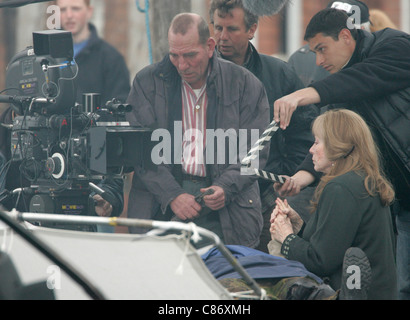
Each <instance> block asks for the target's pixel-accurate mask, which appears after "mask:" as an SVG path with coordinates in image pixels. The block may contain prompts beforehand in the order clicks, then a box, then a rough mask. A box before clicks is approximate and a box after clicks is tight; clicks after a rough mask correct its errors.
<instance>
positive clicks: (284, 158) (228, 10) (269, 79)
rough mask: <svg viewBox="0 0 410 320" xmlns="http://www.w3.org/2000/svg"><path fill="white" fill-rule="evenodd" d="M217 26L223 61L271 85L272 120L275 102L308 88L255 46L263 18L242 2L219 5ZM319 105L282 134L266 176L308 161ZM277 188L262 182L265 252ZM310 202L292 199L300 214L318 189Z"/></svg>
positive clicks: (274, 142) (218, 0)
mask: <svg viewBox="0 0 410 320" xmlns="http://www.w3.org/2000/svg"><path fill="white" fill-rule="evenodd" d="M210 16H211V23H212V25H213V28H214V37H215V39H216V42H217V50H218V53H219V54H220V56H221V57H222V58H224V59H226V60H229V61H232V62H234V63H236V64H238V65H241V66H243V67H245V68H246V69H248V70H249V71H251V72H252V73H253V74H254V75H255V76H256V77H258V78H259V80H261V81H262V83H263V84H264V86H265V89H266V93H267V95H268V99H269V105H270V119H273V103H274V102H275V100H277V99H279V98H280V97H282V96H285V95H288V94H290V93H292V92H294V91H296V90H298V89H301V88H303V87H304V86H303V84H302V82H301V80H300V79H299V78H298V77H297V75H296V74H295V72H294V71H293V70H292V69H291V68H290V67H289V66H288V64H287V63H286V62H284V61H282V60H280V59H278V58H275V57H272V56H268V55H264V54H260V53H258V51H257V50H256V48H255V47H254V46H253V45H252V43H251V42H250V40H251V39H253V37H254V35H255V32H256V30H257V28H258V20H259V17H258V16H256V15H254V14H252V13H251V12H249V11H248V10H246V9H245V8H244V6H243V4H242V1H241V0H213V1H212V2H211V8H210ZM317 115H318V110H317V108H316V107H315V106H309V107H306V108H305V109H303V110H300V111H298V112H297V114H296V115H295V117H294V118H293V119H292V122H291V124H290V128H289V130H286V131H283V130H279V131H277V132H276V133H275V134H274V136H273V137H272V139H271V143H270V154H269V158H268V162H267V165H266V167H265V170H266V171H269V172H272V173H275V174H279V175H287V176H291V175H293V174H294V173H295V170H296V168H297V166H298V165H299V164H300V163H301V162H302V161H303V159H304V158H305V155H306V154H307V153H308V151H309V148H310V147H311V146H312V144H313V136H312V133H311V123H312V121H313V120H314V119H315V118H316V117H317ZM272 185H273V183H271V182H268V181H264V180H263V181H262V180H260V181H259V186H260V188H261V198H262V204H263V215H264V229H263V231H262V235H261V243H260V245H259V247H258V249H259V250H261V251H265V252H268V249H267V244H268V242H269V241H270V232H269V227H270V222H269V220H270V215H271V213H272V210H273V208H274V206H275V199H276V196H275V195H274V190H273V188H272ZM304 193H306V196H305V197H303V198H302V197H301V196H299V199H298V203H295V201H296V199H288V200H289V201H290V202H291V203H292V205H293V206H294V207H297V208H298V210H299V212H306V215H305V216H304V219H308V217H309V213H308V212H307V210H303V209H304V207H306V206H308V204H309V201H310V199H311V196H312V195H313V188H312V189H311V192H310V193H309V192H308V190H305V191H304Z"/></svg>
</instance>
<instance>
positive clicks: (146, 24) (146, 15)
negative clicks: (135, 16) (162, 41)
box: [136, 0, 153, 64]
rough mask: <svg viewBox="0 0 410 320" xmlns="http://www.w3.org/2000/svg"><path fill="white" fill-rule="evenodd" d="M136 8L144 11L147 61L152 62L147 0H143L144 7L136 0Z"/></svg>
mask: <svg viewBox="0 0 410 320" xmlns="http://www.w3.org/2000/svg"><path fill="white" fill-rule="evenodd" d="M136 3H137V8H138V11H139V12H142V13H145V27H146V29H147V38H148V54H149V61H150V63H151V64H152V62H153V58H152V44H151V27H150V24H149V0H145V8H144V9H142V8H141V7H140V3H139V0H136Z"/></svg>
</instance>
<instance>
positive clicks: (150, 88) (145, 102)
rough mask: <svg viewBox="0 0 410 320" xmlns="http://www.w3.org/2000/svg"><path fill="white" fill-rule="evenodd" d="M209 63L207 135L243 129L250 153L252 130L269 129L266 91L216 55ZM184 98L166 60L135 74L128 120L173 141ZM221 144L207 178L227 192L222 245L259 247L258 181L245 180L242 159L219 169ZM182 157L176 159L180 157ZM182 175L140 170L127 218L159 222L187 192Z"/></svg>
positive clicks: (173, 168) (168, 167)
mask: <svg viewBox="0 0 410 320" xmlns="http://www.w3.org/2000/svg"><path fill="white" fill-rule="evenodd" d="M210 63H211V72H210V75H209V76H208V80H207V94H208V108H207V123H206V126H207V130H210V129H222V130H224V131H227V130H232V129H233V130H234V131H235V132H236V134H239V130H240V129H246V133H247V136H248V142H247V146H242V151H244V149H246V151H245V154H246V153H247V152H248V151H249V150H250V148H251V139H250V134H251V130H252V129H257V131H258V132H257V134H262V132H263V131H264V130H265V128H266V127H267V125H268V124H269V105H268V100H267V97H266V93H265V90H264V88H263V85H262V83H261V82H260V81H259V80H258V79H257V78H256V77H254V75H252V73H250V72H249V71H247V70H246V69H244V68H242V67H239V66H237V65H235V64H233V63H231V62H229V61H225V60H223V59H220V58H217V57H216V54H214V57H213V58H212V59H211V61H210ZM181 99H182V96H181V78H180V76H179V74H178V73H177V71H176V69H175V67H174V66H173V65H172V63H171V62H170V60H169V56H168V55H167V56H166V57H165V58H164V59H163V61H161V62H160V63H157V64H154V65H150V66H148V67H146V68H144V69H143V70H141V71H140V72H139V73H138V74H137V75H136V77H135V79H134V82H133V84H132V88H131V93H130V96H129V98H128V103H130V104H131V105H132V106H133V107H134V109H133V112H132V113H131V114H130V115H129V121H130V123H131V124H134V125H142V126H145V127H151V128H153V129H159V128H161V129H166V130H167V132H168V131H169V133H170V137H171V138H173V137H174V134H175V132H174V125H175V122H176V121H181V120H182V100H181ZM238 136H239V135H238ZM181 137H182V136H180V138H178V136H177V135H176V138H177V139H178V140H177V139H176V140H175V142H176V143H178V141H180V139H181ZM257 138H259V135H258V137H257ZM172 140H173V139H172ZM242 142H243V141H242ZM217 143H218V142H217ZM217 143H215V145H214V150H215V152H214V161H213V164H210V163H209V161H207V175H208V176H209V177H210V178H211V180H212V181H211V183H212V184H213V185H217V186H220V187H222V188H223V189H224V191H225V196H226V202H225V203H226V205H225V207H224V208H222V209H221V210H219V218H220V222H221V226H222V230H223V234H224V241H225V242H226V243H227V244H238V245H244V246H248V247H255V246H256V245H257V244H258V242H259V236H260V233H261V229H262V215H261V202H260V196H259V187H258V183H257V177H256V176H246V175H241V174H240V163H239V160H238V159H237V162H236V163H235V164H230V163H229V161H228V159H226V160H225V162H224V164H219V163H218V162H217V161H216V156H217V152H216V148H217ZM173 144H174V142H173ZM225 146H226V148H225V149H226V150H225V155H228V154H229V145H228V144H226V145H225ZM207 147H208V148H209V147H210V146H209V145H208V146H207ZM238 149H240V148H238ZM268 151H269V148H266V149H265V150H264V151H263V152H261V153H260V160H259V164H260V166H261V167H263V166H264V165H265V163H266V159H267V154H268ZM245 154H244V155H245ZM180 156H181V155H180V154H179V155H178V154H177V157H179V158H180ZM176 161H177V160H176ZM181 170H182V168H181V165H180V164H177V163H171V164H160V165H158V168H157V171H154V170H152V171H151V170H147V171H143V170H142V169H138V168H136V170H135V174H134V179H133V182H132V188H131V192H130V198H129V208H128V217H134V218H142V219H144V218H145V219H152V218H154V217H158V216H155V215H156V214H158V213H160V214H159V216H161V215H162V214H161V213H166V211H167V209H169V204H170V202H171V201H172V200H173V199H175V198H176V197H177V196H179V195H180V194H183V193H185V191H184V190H183V189H182V187H181V185H180V182H181V179H180V177H181V172H182V171H181ZM132 232H141V230H132Z"/></svg>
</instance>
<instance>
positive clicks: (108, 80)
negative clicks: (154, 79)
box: [75, 24, 130, 104]
mask: <svg viewBox="0 0 410 320" xmlns="http://www.w3.org/2000/svg"><path fill="white" fill-rule="evenodd" d="M89 28H90V31H91V36H90V38H89V40H88V43H87V45H86V47H85V48H84V49H83V50H81V51H80V52H79V53H78V55H77V56H76V57H75V61H76V63H77V64H78V67H79V71H78V76H77V85H78V89H77V100H76V102H78V103H82V96H83V94H84V93H99V94H101V103H102V104H105V103H106V102H107V101H109V100H112V99H113V98H118V99H120V100H121V101H122V102H125V101H126V99H127V97H128V94H129V91H130V74H129V71H128V68H127V65H126V64H125V61H124V57H123V56H122V55H121V54H120V53H119V52H118V51H117V50H116V49H115V48H114V47H113V46H111V45H110V44H108V43H107V42H106V41H104V40H102V39H100V38H99V37H98V35H97V31H96V29H95V27H94V26H93V25H92V24H89Z"/></svg>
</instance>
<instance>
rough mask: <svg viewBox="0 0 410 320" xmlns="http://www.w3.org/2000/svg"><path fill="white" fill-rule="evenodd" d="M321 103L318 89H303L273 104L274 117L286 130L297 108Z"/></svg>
mask: <svg viewBox="0 0 410 320" xmlns="http://www.w3.org/2000/svg"><path fill="white" fill-rule="evenodd" d="M319 102H320V96H319V94H318V92H317V91H316V89H314V88H305V89H301V90H298V91H295V92H293V93H291V94H289V95H287V96H284V97H282V98H280V99H278V100H276V101H275V103H274V104H273V117H274V119H275V121H276V122H277V123H279V122H280V127H281V129H282V130H285V129H286V128H287V127H288V126H289V123H290V119H291V118H292V114H293V113H294V112H295V111H296V109H297V107H300V106H306V105H308V104H312V103H319Z"/></svg>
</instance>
